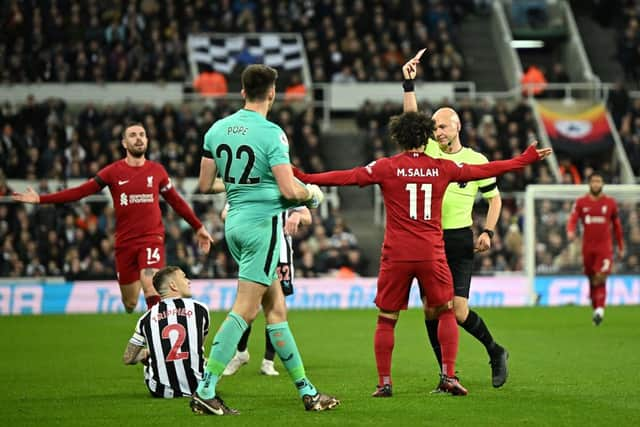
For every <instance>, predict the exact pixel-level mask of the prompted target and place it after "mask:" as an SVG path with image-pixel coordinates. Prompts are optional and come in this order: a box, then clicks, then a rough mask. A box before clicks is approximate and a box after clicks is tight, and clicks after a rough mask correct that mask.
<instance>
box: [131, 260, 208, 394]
mask: <svg viewBox="0 0 640 427" xmlns="http://www.w3.org/2000/svg"><path fill="white" fill-rule="evenodd" d="M153 287H154V288H155V290H156V291H157V292H158V294H160V297H161V298H162V300H161V301H160V302H159V303H158V304H156V305H154V306H153V307H152V308H151V309H150V310H148V311H147V312H146V313H145V314H143V315H142V317H140V319H139V320H138V323H137V324H136V329H135V331H134V333H133V336H132V337H131V339H130V340H129V343H128V345H127V348H126V349H125V351H124V355H123V356H122V360H123V362H124V363H125V364H127V365H134V364H136V363H138V362H141V363H143V364H144V365H145V367H144V381H145V383H146V385H147V388H148V389H149V391H150V392H151V395H152V396H154V397H161V398H167V399H171V398H173V397H183V396H184V397H190V396H191V395H192V394H193V393H194V392H195V391H196V387H197V386H198V381H199V380H200V379H201V378H202V372H203V369H204V357H203V354H204V349H203V346H204V341H205V339H206V337H207V333H208V332H209V323H210V319H209V309H208V308H207V306H206V305H204V304H202V303H201V302H198V301H196V300H194V299H192V298H191V288H190V284H189V279H188V278H187V277H186V275H185V273H184V271H182V270H181V269H180V268H179V267H174V266H168V267H165V268H163V269H162V270H159V271H158V272H156V274H155V275H154V276H153Z"/></svg>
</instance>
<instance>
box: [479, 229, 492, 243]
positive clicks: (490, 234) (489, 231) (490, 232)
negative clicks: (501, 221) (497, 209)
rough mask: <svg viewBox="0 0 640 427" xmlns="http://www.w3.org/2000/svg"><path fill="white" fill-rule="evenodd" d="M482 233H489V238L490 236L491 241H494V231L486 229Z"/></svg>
mask: <svg viewBox="0 0 640 427" xmlns="http://www.w3.org/2000/svg"><path fill="white" fill-rule="evenodd" d="M482 233H487V236H489V240H491V239H493V230H489V229H488V228H485V229H484V230H482ZM482 233H480V234H482Z"/></svg>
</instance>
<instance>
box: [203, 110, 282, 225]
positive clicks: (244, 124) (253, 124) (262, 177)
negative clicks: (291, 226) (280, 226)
mask: <svg viewBox="0 0 640 427" xmlns="http://www.w3.org/2000/svg"><path fill="white" fill-rule="evenodd" d="M204 149H205V150H206V151H208V152H209V153H211V155H212V156H213V159H214V160H215V162H216V166H217V169H218V174H219V175H220V176H221V177H222V179H223V181H224V186H225V190H226V192H227V200H228V202H229V205H230V209H229V212H228V214H227V220H226V223H227V227H233V226H234V225H236V224H246V223H248V222H257V221H263V220H265V219H266V218H271V217H273V216H275V215H278V214H280V213H281V212H282V211H283V210H285V209H287V208H289V207H291V205H292V203H291V202H289V201H287V200H286V199H284V197H282V194H281V193H280V189H279V187H278V183H277V182H276V179H275V177H274V176H273V173H272V172H271V168H272V167H273V166H276V165H280V164H285V163H286V164H288V163H289V143H288V141H287V136H286V134H285V133H284V131H283V130H282V129H281V128H280V126H278V125H276V124H275V123H272V122H270V121H269V120H267V119H266V118H265V117H263V116H262V115H261V114H260V113H257V112H255V111H251V110H246V109H242V110H239V111H237V112H236V113H235V114H232V115H230V116H228V117H225V118H223V119H221V120H218V121H217V122H215V123H214V124H213V125H212V126H211V128H210V129H209V130H208V131H207V133H206V134H205V136H204Z"/></svg>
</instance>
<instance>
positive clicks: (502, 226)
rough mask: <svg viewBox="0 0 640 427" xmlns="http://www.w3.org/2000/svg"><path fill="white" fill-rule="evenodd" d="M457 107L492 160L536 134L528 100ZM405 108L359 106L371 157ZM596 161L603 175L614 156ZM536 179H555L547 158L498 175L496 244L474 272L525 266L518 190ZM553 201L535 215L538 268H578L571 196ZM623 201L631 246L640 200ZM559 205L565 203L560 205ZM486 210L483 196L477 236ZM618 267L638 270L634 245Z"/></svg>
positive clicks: (385, 145) (388, 147) (380, 151)
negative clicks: (569, 226)
mask: <svg viewBox="0 0 640 427" xmlns="http://www.w3.org/2000/svg"><path fill="white" fill-rule="evenodd" d="M634 105H635V103H634ZM637 106H638V111H637V112H634V110H633V109H630V110H628V111H625V113H624V114H623V117H624V120H626V122H629V123H633V122H635V116H636V114H638V115H640V102H639V103H638V104H637ZM437 107H438V106H434V105H431V104H430V103H428V102H423V103H421V104H420V106H419V109H420V110H421V111H426V112H428V113H432V112H433V111H435V110H436V109H437ZM454 108H455V109H456V111H457V112H458V114H459V116H460V119H461V121H462V131H461V141H462V143H463V145H465V146H469V147H471V148H473V149H475V150H477V151H479V152H481V153H483V154H484V155H485V156H486V157H487V158H488V159H489V160H490V161H491V160H501V159H506V158H509V157H512V156H514V155H516V154H518V153H520V152H521V151H522V150H523V149H524V148H525V147H526V146H527V145H528V144H529V142H530V141H531V140H532V139H535V138H536V131H535V129H536V125H535V120H534V118H533V115H532V113H531V110H530V107H529V106H528V105H527V104H526V103H517V104H515V105H510V104H509V103H506V102H502V101H499V102H497V103H495V104H493V103H491V102H490V101H489V100H487V99H484V100H480V101H478V102H476V103H472V102H470V101H468V100H462V101H461V102H460V103H458V105H455V106H454ZM401 111H402V105H400V104H398V103H393V102H386V103H381V104H376V103H372V102H366V103H365V104H364V105H363V106H362V107H361V109H360V110H359V111H358V113H357V117H356V120H357V124H358V127H359V128H360V130H361V131H362V132H365V133H366V134H367V136H368V137H369V138H370V140H371V141H372V144H371V152H370V153H369V157H370V158H373V159H376V158H380V157H383V156H387V155H389V154H391V153H393V151H394V150H395V147H394V146H393V144H392V143H391V141H389V140H388V138H386V129H385V124H386V123H387V122H388V119H389V117H391V116H393V115H395V114H398V113H400V112H401ZM638 128H639V129H640V119H638ZM634 129H635V128H634ZM634 133H635V131H634ZM639 135H640V131H639ZM631 144H632V145H631V147H636V146H637V148H635V150H636V151H637V153H636V154H640V137H637V136H635V137H634V138H632V139H631ZM633 144H635V145H633ZM629 146H630V144H627V147H628V148H627V149H628V151H629ZM630 158H631V161H632V164H633V167H634V168H635V169H636V174H637V171H638V167H640V163H639V162H638V160H639V158H638V157H637V156H636V157H633V156H632V155H631V153H630ZM563 163H564V162H563V161H561V165H560V166H561V170H562V172H563V173H561V177H562V179H563V183H566V184H571V183H574V181H573V179H572V177H571V175H570V172H569V171H568V170H565V169H564V164H563ZM593 166H594V165H592V164H585V165H583V168H582V169H581V170H579V171H576V173H578V174H579V176H581V177H587V176H588V175H589V174H590V173H591V172H592V171H593V170H594V167H593ZM597 166H598V169H599V170H601V171H603V173H604V174H605V176H607V175H608V176H611V175H613V166H612V164H611V162H606V161H604V162H600V163H599V164H598V165H597ZM534 183H535V184H553V183H555V180H554V178H553V175H552V173H551V171H550V170H549V168H548V166H547V164H546V163H538V164H536V165H534V166H533V167H528V168H527V169H526V170H525V172H524V173H523V174H507V175H503V176H501V177H499V178H498V188H499V189H500V191H501V192H502V198H503V207H502V213H501V215H500V219H499V221H498V225H497V227H496V233H495V236H494V238H493V239H492V249H491V250H490V251H488V252H482V253H478V254H476V257H475V265H474V272H475V273H476V274H492V273H493V272H495V271H522V270H523V267H524V264H523V263H524V258H523V255H524V254H523V240H524V237H523V231H524V230H523V224H524V199H523V197H522V194H518V193H519V192H522V191H524V189H525V186H526V185H528V184H534ZM605 192H606V187H605ZM550 203H551V202H548V203H547V202H545V204H544V206H545V208H544V212H545V215H542V214H540V215H538V217H537V220H538V227H537V242H538V245H537V247H536V250H537V252H536V253H537V256H538V259H539V261H538V263H539V265H540V266H539V269H540V271H541V272H559V271H562V272H567V271H572V272H579V266H580V265H581V264H580V262H581V261H580V258H579V256H580V245H579V244H577V243H573V244H571V245H569V243H568V242H567V239H566V233H565V231H564V229H563V227H564V226H565V224H566V217H567V216H568V213H569V212H570V210H571V202H567V203H565V204H564V205H563V206H561V207H560V206H554V209H550V208H549V206H550V205H549V204H550ZM620 207H621V217H622V218H623V226H624V227H625V230H627V231H628V233H626V235H627V236H629V238H630V239H631V242H629V248H632V247H634V244H637V243H640V240H638V241H637V242H635V243H634V239H638V238H640V222H639V221H638V215H637V213H636V214H635V215H632V212H633V211H634V209H635V210H636V211H637V209H638V205H637V203H636V204H635V205H634V204H633V203H631V204H625V205H621V206H620ZM560 208H562V209H561V210H559V209H560ZM541 209H542V208H541ZM486 210H487V205H486V203H485V202H484V201H480V202H478V203H476V206H475V207H474V214H473V218H474V225H473V229H474V233H475V235H476V236H477V235H479V234H480V233H481V232H482V230H483V228H484V218H485V213H486ZM551 230H553V232H551ZM636 230H637V231H636ZM634 236H635V237H634ZM550 247H553V248H554V250H549V248H550ZM634 266H635V267H634ZM619 267H620V268H619V269H618V271H637V269H638V257H637V255H633V254H632V250H631V249H629V250H628V251H627V254H626V257H625V259H624V260H623V261H621V262H620V263H619ZM634 268H635V270H634Z"/></svg>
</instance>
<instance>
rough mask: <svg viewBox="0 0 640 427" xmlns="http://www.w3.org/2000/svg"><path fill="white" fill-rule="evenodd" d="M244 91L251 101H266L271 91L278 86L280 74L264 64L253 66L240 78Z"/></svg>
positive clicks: (246, 69)
mask: <svg viewBox="0 0 640 427" xmlns="http://www.w3.org/2000/svg"><path fill="white" fill-rule="evenodd" d="M240 79H241V80H242V89H244V93H245V95H246V97H247V100H249V101H264V100H266V99H267V94H268V93H269V89H271V87H272V86H273V85H275V84H276V80H277V79H278V72H277V71H276V70H275V69H274V68H271V67H268V66H266V65H263V64H252V65H249V66H248V67H247V68H245V69H244V71H242V75H241V76H240Z"/></svg>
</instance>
